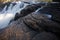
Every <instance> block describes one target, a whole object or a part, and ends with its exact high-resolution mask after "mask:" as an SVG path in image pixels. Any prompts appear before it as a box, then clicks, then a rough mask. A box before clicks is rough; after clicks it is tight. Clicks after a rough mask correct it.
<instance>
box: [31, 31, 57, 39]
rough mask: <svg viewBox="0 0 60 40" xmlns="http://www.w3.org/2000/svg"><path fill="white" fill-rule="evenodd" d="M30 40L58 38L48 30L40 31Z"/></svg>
mask: <svg viewBox="0 0 60 40" xmlns="http://www.w3.org/2000/svg"><path fill="white" fill-rule="evenodd" d="M32 40H58V39H57V38H56V36H55V35H54V34H52V33H49V32H41V33H40V34H37V35H36V36H35V37H34V38H33V39H32Z"/></svg>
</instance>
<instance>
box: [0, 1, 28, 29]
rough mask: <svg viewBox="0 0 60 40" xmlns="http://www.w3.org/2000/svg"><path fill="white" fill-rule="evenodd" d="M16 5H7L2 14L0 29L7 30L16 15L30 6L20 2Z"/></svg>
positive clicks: (0, 15)
mask: <svg viewBox="0 0 60 40" xmlns="http://www.w3.org/2000/svg"><path fill="white" fill-rule="evenodd" d="M14 3H16V5H14V6H13V2H12V3H11V4H10V5H9V6H7V5H6V6H5V7H4V8H3V10H2V11H1V12H0V29H2V28H5V27H6V26H7V25H8V24H9V22H10V20H12V19H13V18H14V17H15V14H16V13H17V12H20V11H21V10H22V9H24V8H25V7H26V6H27V5H28V4H24V3H23V2H20V1H19V2H14ZM7 7H8V9H7Z"/></svg>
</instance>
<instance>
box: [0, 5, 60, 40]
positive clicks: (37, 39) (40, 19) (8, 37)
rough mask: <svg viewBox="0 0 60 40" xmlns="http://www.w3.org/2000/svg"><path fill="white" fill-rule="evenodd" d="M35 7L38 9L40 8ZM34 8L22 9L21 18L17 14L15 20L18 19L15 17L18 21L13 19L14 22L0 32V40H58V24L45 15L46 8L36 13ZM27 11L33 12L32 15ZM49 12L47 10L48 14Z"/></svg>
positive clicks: (59, 36) (59, 33) (59, 28)
mask: <svg viewBox="0 0 60 40" xmlns="http://www.w3.org/2000/svg"><path fill="white" fill-rule="evenodd" d="M37 7H39V8H40V7H41V6H37ZM30 8H31V9H30ZM32 8H33V9H32ZM35 8H36V5H35V4H34V5H32V6H30V5H29V6H28V7H27V8H25V9H23V10H24V11H23V10H22V13H21V15H22V16H21V18H20V17H19V16H20V15H19V14H18V13H17V14H16V17H15V18H16V19H18V18H17V17H19V19H18V20H16V19H15V20H16V21H14V22H12V23H11V24H10V25H8V27H7V28H5V29H3V31H2V32H0V40H58V39H59V40H60V24H59V23H58V22H56V21H52V20H51V19H49V18H48V16H46V15H45V14H47V10H46V11H45V9H47V8H46V7H44V8H43V9H44V10H43V9H41V10H39V11H38V12H34V11H35V10H36V9H38V8H36V9H35ZM48 8H49V7H48ZM55 8H56V7H55ZM55 8H54V9H55ZM51 9H52V8H51ZM25 10H26V11H25ZM33 10H34V11H33ZM29 11H30V12H32V11H33V13H30V12H29ZM51 11H52V10H49V11H48V13H49V12H51ZM55 12H56V11H55ZM51 13H52V12H51ZM53 13H54V12H53ZM53 13H52V14H53Z"/></svg>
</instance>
